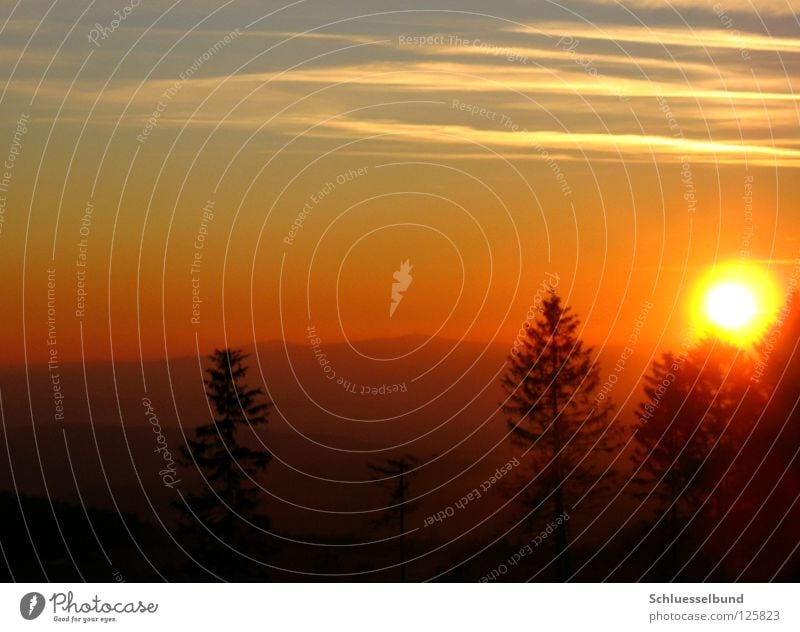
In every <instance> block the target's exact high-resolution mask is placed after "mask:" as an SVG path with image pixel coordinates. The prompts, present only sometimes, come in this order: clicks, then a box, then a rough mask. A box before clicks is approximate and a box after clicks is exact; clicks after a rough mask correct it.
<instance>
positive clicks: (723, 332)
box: [693, 262, 780, 346]
mask: <svg viewBox="0 0 800 632" xmlns="http://www.w3.org/2000/svg"><path fill="white" fill-rule="evenodd" d="M779 303H780V297H779V295H778V291H777V288H776V286H775V284H774V282H773V280H772V279H771V277H770V276H769V274H768V273H767V271H765V270H763V269H761V268H758V267H756V266H754V265H746V264H743V263H740V262H736V263H733V264H726V265H722V266H719V267H717V268H714V269H712V270H710V271H709V272H708V273H707V274H706V276H705V277H704V279H703V280H702V281H701V283H700V284H699V286H698V288H697V292H696V295H695V300H694V306H693V312H694V314H695V320H696V321H698V324H699V325H700V326H701V327H702V328H703V329H705V330H706V333H709V334H713V335H715V336H717V337H719V338H723V339H724V340H726V341H727V342H731V343H733V344H737V345H740V346H744V345H748V344H752V343H754V342H756V341H757V340H758V339H759V338H760V337H761V336H762V334H763V333H764V332H765V330H766V329H767V327H769V325H770V324H771V323H772V322H773V320H774V319H775V315H776V314H777V312H778V309H779Z"/></svg>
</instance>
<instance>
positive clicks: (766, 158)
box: [0, 0, 800, 363]
mask: <svg viewBox="0 0 800 632" xmlns="http://www.w3.org/2000/svg"><path fill="white" fill-rule="evenodd" d="M201 5H202V6H201ZM431 6H432V5H431V4H430V3H429V2H417V1H414V0H404V1H403V2H382V3H375V2H355V1H351V0H347V1H342V2H325V1H322V0H319V1H310V0H309V1H302V0H301V1H298V2H293V3H289V4H286V5H283V4H280V3H274V2H267V3H264V2H256V1H236V2H227V3H224V4H220V3H216V2H206V1H205V0H193V1H192V2H191V3H190V2H185V1H184V2H181V1H180V0H178V1H177V2H170V1H167V2H148V1H146V0H145V1H142V2H141V3H140V4H139V5H138V6H135V1H134V3H131V2H128V3H127V4H125V0H120V2H119V3H117V4H110V3H95V2H91V1H86V0H81V1H80V2H72V3H54V4H53V5H52V6H51V5H50V3H49V2H44V1H41V2H40V1H36V2H28V1H26V2H21V3H16V4H15V3H13V2H3V3H2V8H1V9H0V26H1V27H2V31H0V32H2V41H3V42H4V44H3V50H2V55H1V56H0V64H2V74H3V76H4V77H11V79H10V80H9V81H8V82H6V83H5V85H3V87H2V93H0V94H2V98H0V108H1V109H2V116H1V117H0V124H1V125H2V134H1V135H0V157H2V159H3V160H4V161H5V160H6V157H7V156H9V155H12V154H13V157H14V158H15V159H12V161H11V162H8V161H6V164H5V180H4V181H3V182H0V189H2V190H0V195H3V196H5V198H4V200H3V202H4V205H3V206H2V207H0V209H2V215H0V253H2V254H1V255H0V256H2V260H3V268H4V272H5V273H4V274H3V276H2V280H0V288H2V295H3V298H4V304H5V306H6V310H5V312H4V324H5V326H4V327H2V329H0V344H2V346H3V348H4V349H5V353H6V362H7V363H18V362H22V361H23V360H27V361H28V362H31V363H39V362H46V361H47V337H48V298H50V299H51V300H53V299H54V300H55V310H54V311H53V312H52V313H51V316H52V317H53V318H54V322H55V326H56V329H57V332H58V333H57V335H58V348H59V353H60V354H61V357H62V358H64V359H70V358H71V359H77V358H80V355H81V337H80V333H81V331H82V332H83V341H84V342H83V347H84V352H85V355H86V357H89V358H108V357H111V353H112V350H113V355H114V357H115V358H116V359H138V358H139V357H144V358H152V357H160V356H164V355H181V354H193V353H194V352H195V350H196V348H198V347H199V349H200V350H201V351H203V352H205V351H207V350H209V349H211V348H213V347H214V346H220V345H222V344H224V343H229V344H236V345H247V344H250V343H252V342H253V341H255V340H259V341H264V340H276V339H285V340H288V341H292V342H298V343H303V342H304V341H305V340H306V338H307V327H308V326H309V325H311V326H314V327H315V328H316V330H317V332H318V333H319V336H320V337H321V338H322V339H324V340H325V341H326V342H331V343H332V342H338V341H342V340H350V341H359V340H364V339H367V338H383V337H397V336H424V337H426V338H427V337H429V336H434V335H435V336H442V337H446V338H456V339H458V338H462V337H464V338H467V339H469V340H480V341H490V340H495V341H498V342H502V343H508V344H510V343H511V341H512V340H513V338H514V335H515V332H516V331H517V330H518V328H519V327H520V325H521V323H522V322H524V320H525V318H526V313H527V312H528V309H529V306H530V305H531V304H532V303H534V302H535V297H536V292H537V290H538V289H539V288H541V287H542V284H543V283H546V282H547V281H548V280H549V279H553V278H556V276H555V275H557V278H558V283H557V290H558V291H559V292H560V293H561V295H562V297H563V298H564V299H565V300H566V302H567V303H569V304H570V305H572V306H573V307H574V308H575V310H576V311H577V312H578V314H579V315H580V316H581V318H582V319H583V321H584V324H585V327H586V329H585V332H584V336H585V338H587V340H588V341H589V342H590V343H592V344H596V345H612V346H613V345H622V344H624V343H625V340H626V338H627V337H628V335H629V334H630V331H631V329H632V327H633V326H634V321H635V319H636V318H637V315H638V314H640V312H641V310H642V306H643V305H644V304H645V303H647V302H648V301H649V302H652V304H653V308H652V311H651V312H650V313H649V315H648V317H647V323H646V324H645V326H644V328H643V331H642V336H643V339H644V340H646V341H647V344H648V345H649V346H650V347H652V348H653V349H666V348H669V347H670V346H674V345H675V344H677V342H678V341H680V340H681V339H682V338H683V336H684V334H685V332H686V330H687V327H688V326H689V325H690V324H691V312H690V308H689V305H690V302H691V301H690V298H691V295H692V291H693V289H694V287H695V285H696V284H697V283H698V282H699V281H700V279H701V278H702V277H703V275H704V274H705V273H706V272H707V271H708V269H709V268H711V267H713V266H714V265H717V264H720V263H724V262H729V261H731V260H747V261H749V262H751V263H752V264H754V265H755V266H756V267H757V268H758V269H759V270H762V271H764V273H765V274H768V275H769V276H770V278H771V279H772V282H774V283H775V284H776V285H777V286H778V288H779V290H778V291H779V293H780V292H781V291H782V290H783V288H785V287H786V286H787V283H788V280H789V278H790V277H791V275H792V273H793V269H794V268H795V266H796V260H797V259H798V256H800V252H799V251H798V238H799V237H800V235H799V234H798V228H797V217H798V215H797V214H798V202H799V201H800V180H799V179H798V173H800V172H799V171H798V168H799V167H800V141H799V140H798V135H797V129H798V122H800V109H799V108H798V100H800V97H799V96H798V94H797V92H796V91H795V90H794V84H793V80H792V78H793V77H797V76H799V73H800V63H799V62H800V39H796V37H794V35H796V32H797V27H798V22H797V18H796V17H795V15H794V14H793V13H792V11H795V12H796V11H799V10H800V3H798V1H797V0H759V1H758V2H756V1H755V0H753V2H752V3H751V2H750V1H749V0H725V1H723V2H720V3H715V2H713V1H703V0H700V1H698V0H691V1H689V0H673V1H672V2H671V3H670V2H666V0H664V1H662V0H633V1H630V0H625V1H620V2H617V1H614V0H602V1H594V2H590V1H588V0H587V1H586V2H581V1H575V0H572V1H570V2H567V3H563V4H558V3H551V2H530V1H526V2H523V1H521V0H519V1H518V0H504V1H502V2H499V3H494V4H490V5H487V3H485V2H476V1H472V0H459V1H458V2H448V1H446V0H443V1H441V2H438V3H436V4H435V5H433V6H435V7H436V8H431ZM753 6H757V9H758V12H757V13H756V12H754V11H753ZM125 7H129V9H128V10H126V9H125ZM115 9H117V10H118V11H120V14H121V15H125V17H124V19H123V20H121V21H118V22H119V23H118V26H117V28H114V27H113V24H114V22H113V21H114V20H116V19H117V18H116V16H115V14H114V10H115ZM195 16H196V17H195ZM257 16H262V17H260V18H259V17H257ZM187 25H193V26H192V27H188V26H187ZM690 25H691V26H690ZM20 121H22V123H20ZM9 164H11V168H9ZM0 179H2V177H0ZM300 222H302V225H301V224H300ZM293 226H294V227H293ZM81 240H85V242H83V243H81ZM406 260H409V261H410V263H411V264H412V265H413V268H412V270H411V275H412V277H413V282H412V283H411V285H410V286H409V287H408V289H407V290H406V291H405V293H404V296H403V299H402V303H401V304H399V306H398V308H397V310H396V312H395V313H394V315H393V316H392V317H391V318H389V305H390V302H391V290H392V283H393V277H392V275H393V273H394V272H395V271H396V270H398V268H399V266H400V264H401V262H403V261H406ZM193 262H194V263H195V267H194V268H192V264H193ZM48 270H55V273H54V274H51V275H50V277H48ZM49 278H50V280H51V282H52V283H51V284H52V285H53V287H52V288H51V293H50V296H49V297H48V279H49ZM193 289H194V290H195V297H199V299H200V300H201V303H199V307H198V303H197V302H195V303H194V306H195V310H196V311H195V312H194V313H193V311H192V309H193V302H192V298H193V293H192V292H193ZM83 290H85V311H84V312H81V310H80V309H79V302H80V301H83V300H84V297H82V296H80V291H83ZM76 310H77V312H78V313H76ZM193 317H194V319H195V322H193V320H192V319H193ZM51 324H52V322H51ZM401 347H402V345H401ZM410 348H411V347H410Z"/></svg>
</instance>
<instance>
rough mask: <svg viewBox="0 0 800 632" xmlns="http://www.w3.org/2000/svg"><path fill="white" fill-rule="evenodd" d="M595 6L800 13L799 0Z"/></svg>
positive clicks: (637, 1)
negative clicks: (717, 7) (718, 8)
mask: <svg viewBox="0 0 800 632" xmlns="http://www.w3.org/2000/svg"><path fill="white" fill-rule="evenodd" d="M593 4H605V5H620V6H623V7H627V8H630V9H642V10H650V11H652V10H654V9H663V10H668V11H674V10H680V9H692V10H694V11H709V12H712V11H715V9H714V7H715V6H720V7H722V8H723V10H724V11H726V12H727V11H732V12H739V13H749V14H753V15H755V14H765V15H791V14H793V13H798V12H800V1H798V0H724V1H722V2H719V3H717V2H713V1H708V2H697V0H593Z"/></svg>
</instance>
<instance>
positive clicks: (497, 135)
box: [294, 117, 800, 166]
mask: <svg viewBox="0 0 800 632" xmlns="http://www.w3.org/2000/svg"><path fill="white" fill-rule="evenodd" d="M294 122H295V123H296V124H298V125H300V126H308V129H309V131H308V132H307V134H308V135H312V136H313V135H317V136H326V135H327V136H328V137H331V136H335V137H341V136H342V133H345V134H347V135H349V136H350V137H353V138H365V137H370V136H390V137H393V138H395V139H396V140H399V141H403V142H411V143H416V144H425V143H429V144H436V145H441V144H443V143H444V144H450V145H471V146H473V147H474V149H475V150H476V151H478V152H480V150H481V147H482V146H483V147H488V148H491V149H494V150H497V149H503V148H510V149H516V150H519V149H521V148H528V149H530V152H531V156H533V157H536V152H535V151H534V148H537V147H542V148H546V149H552V150H561V151H564V150H567V151H569V152H571V153H570V154H569V155H570V156H571V157H572V158H573V159H578V160H585V159H586V157H585V156H584V155H583V154H584V152H603V153H606V154H613V155H615V156H621V155H624V156H626V158H633V159H636V160H645V161H652V160H653V159H657V158H660V157H671V158H675V159H681V158H682V157H683V156H689V157H690V159H691V160H693V161H695V162H704V163H708V164H716V163H717V162H718V161H719V159H720V158H727V159H737V160H746V159H749V160H758V161H759V162H763V161H764V159H767V162H768V164H778V163H780V164H782V165H787V166H800V150H797V149H791V148H783V147H775V146H771V145H759V144H753V143H743V142H741V141H737V140H736V139H730V140H717V141H709V140H699V139H692V138H672V137H668V136H657V135H648V134H641V135H637V134H602V133H593V132H570V131H566V132H562V131H551V130H530V131H529V130H520V131H507V130H486V129H477V128H475V127H470V126H464V125H431V124H413V123H404V122H402V121H397V120H375V119H354V118H347V117H337V118H331V119H329V120H326V121H323V122H320V121H318V120H316V119H308V118H304V117H297V118H296V119H294ZM312 128H313V129H312ZM333 130H335V132H334V133H333V134H331V131H333Z"/></svg>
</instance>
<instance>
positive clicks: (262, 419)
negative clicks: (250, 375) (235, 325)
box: [177, 349, 271, 579]
mask: <svg viewBox="0 0 800 632" xmlns="http://www.w3.org/2000/svg"><path fill="white" fill-rule="evenodd" d="M246 358H247V356H246V355H245V354H244V353H242V351H240V350H236V349H218V350H216V351H215V352H214V353H213V354H212V355H211V356H209V360H210V362H211V366H210V367H209V368H208V369H207V370H206V375H207V377H206V379H205V389H206V396H207V398H208V402H209V405H210V408H211V412H212V420H211V422H210V423H208V424H205V425H202V426H199V427H198V428H196V429H195V438H194V439H188V440H187V445H186V446H182V447H181V452H182V455H183V461H184V465H186V466H187V467H193V468H196V469H197V470H199V472H200V474H201V475H202V477H203V485H204V488H203V490H202V491H201V492H199V493H194V494H190V495H188V497H187V498H186V504H185V505H184V504H183V503H179V504H178V505H177V506H178V508H179V509H180V510H181V512H182V513H183V519H182V525H183V527H184V531H185V532H188V533H192V534H194V535H195V536H200V537H197V538H196V539H197V540H198V543H199V549H200V553H199V560H200V561H201V562H202V561H206V560H207V561H209V562H210V563H211V564H212V565H214V566H215V567H217V568H219V569H220V572H221V573H222V574H223V578H225V579H237V578H241V576H242V575H243V574H244V575H247V574H248V573H243V570H244V569H246V568H248V567H249V566H250V565H249V564H248V563H247V561H246V560H245V559H244V558H242V557H240V556H238V555H237V554H236V553H235V552H234V551H241V552H242V553H243V554H245V555H248V556H251V557H254V558H255V559H259V557H260V556H263V554H264V553H265V552H266V551H267V550H268V548H267V547H266V546H264V541H265V539H266V538H267V537H268V536H267V535H266V534H264V533H262V532H260V531H259V530H258V528H261V529H264V528H266V527H267V526H268V524H269V521H268V519H267V518H266V517H265V516H263V515H262V514H261V513H259V512H258V501H259V498H258V496H259V489H258V486H257V484H256V483H255V480H256V478H257V477H258V476H259V475H260V474H261V473H263V471H264V470H265V469H266V467H267V464H268V463H269V461H270V456H271V455H270V453H269V451H268V450H266V449H264V448H260V449H252V448H249V447H246V446H245V445H243V442H242V440H241V439H242V438H241V436H240V435H239V431H240V430H243V429H248V430H251V432H252V429H253V428H256V427H257V426H261V425H263V424H266V423H267V413H268V411H269V408H270V406H271V404H270V403H268V402H264V401H263V398H264V392H263V390H262V389H261V388H250V387H248V386H246V385H245V384H244V378H245V375H246V374H247V366H246V365H245V363H244V361H245V359H246ZM253 434H255V433H254V432H253ZM198 522H199V523H202V524H198ZM247 522H250V523H251V524H252V525H255V527H254V526H250V525H248V524H247ZM209 532H210V533H209ZM214 536H216V537H217V538H219V539H220V540H222V542H224V543H225V544H227V545H228V546H229V547H231V548H232V549H234V551H231V550H230V549H228V548H227V547H225V546H224V545H221V544H219V542H217V541H216V540H215V537H214ZM211 551H219V554H218V555H217V554H212V553H211ZM209 557H210V559H209ZM237 560H238V561H237Z"/></svg>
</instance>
